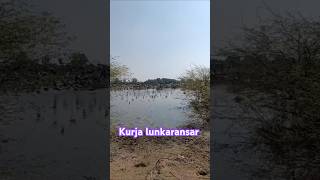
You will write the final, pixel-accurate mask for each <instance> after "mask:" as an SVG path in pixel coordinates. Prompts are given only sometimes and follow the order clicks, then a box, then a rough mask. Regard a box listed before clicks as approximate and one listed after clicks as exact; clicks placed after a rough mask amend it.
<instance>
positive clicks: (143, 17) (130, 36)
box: [110, 0, 210, 81]
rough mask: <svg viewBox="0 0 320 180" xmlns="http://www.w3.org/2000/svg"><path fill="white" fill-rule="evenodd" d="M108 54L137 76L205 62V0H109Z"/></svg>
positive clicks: (166, 74) (178, 71)
mask: <svg viewBox="0 0 320 180" xmlns="http://www.w3.org/2000/svg"><path fill="white" fill-rule="evenodd" d="M110 13H111V15H110V21H111V22H110V24H111V27H110V37H111V44H110V45H111V47H110V54H111V56H117V57H118V58H117V61H118V62H119V63H121V64H124V65H126V66H128V68H129V70H130V72H131V73H132V77H135V78H137V79H138V80H139V81H145V80H147V79H155V78H170V79H178V78H179V76H181V75H182V74H183V73H184V72H185V71H186V70H187V69H189V68H190V67H191V66H192V65H201V66H206V67H209V66H210V1H199V0H195V1H111V6H110Z"/></svg>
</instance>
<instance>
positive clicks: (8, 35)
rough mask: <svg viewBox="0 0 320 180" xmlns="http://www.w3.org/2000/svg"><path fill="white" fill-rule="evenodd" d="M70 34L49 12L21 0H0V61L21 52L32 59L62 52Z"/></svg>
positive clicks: (14, 56) (69, 38)
mask: <svg viewBox="0 0 320 180" xmlns="http://www.w3.org/2000/svg"><path fill="white" fill-rule="evenodd" d="M71 39H72V38H71V37H69V36H68V35H67V33H66V32H65V31H64V25H63V24H62V23H61V22H60V20H59V19H58V18H56V17H54V16H52V15H51V14H50V13H47V12H43V13H38V12H36V11H33V10H32V7H31V6H30V5H28V4H27V3H26V2H25V1H22V0H7V1H1V2H0V42H1V43H0V61H9V60H15V59H16V58H17V56H19V54H21V53H25V54H27V56H29V57H31V58H32V59H39V58H42V57H43V56H59V55H61V54H63V50H65V48H66V46H67V44H68V42H69V41H70V40H71Z"/></svg>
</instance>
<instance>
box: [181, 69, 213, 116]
mask: <svg viewBox="0 0 320 180" xmlns="http://www.w3.org/2000/svg"><path fill="white" fill-rule="evenodd" d="M180 82H181V83H182V87H183V89H184V90H186V91H185V92H186V93H188V94H189V95H190V96H188V97H190V98H191V99H190V104H191V107H192V108H193V110H194V112H195V113H196V114H197V115H199V117H200V118H201V119H203V120H205V122H208V121H209V103H210V100H209V98H210V68H208V67H203V66H193V67H192V68H191V69H190V70H187V71H186V72H185V74H184V75H183V76H182V77H180Z"/></svg>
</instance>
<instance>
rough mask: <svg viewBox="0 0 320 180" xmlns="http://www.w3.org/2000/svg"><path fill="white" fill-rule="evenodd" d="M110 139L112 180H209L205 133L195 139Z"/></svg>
mask: <svg viewBox="0 0 320 180" xmlns="http://www.w3.org/2000/svg"><path fill="white" fill-rule="evenodd" d="M111 136H112V142H111V157H110V172H111V176H110V177H111V179H112V180H121V179H132V180H135V179H137V180H141V179H147V180H154V179H210V166H209V164H210V163H209V153H210V152H209V149H210V146H209V138H210V133H209V132H208V131H202V133H201V136H198V137H139V138H136V139H134V138H130V137H118V136H116V135H115V134H113V135H111Z"/></svg>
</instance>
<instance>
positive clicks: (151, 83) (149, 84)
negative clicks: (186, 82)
mask: <svg viewBox="0 0 320 180" xmlns="http://www.w3.org/2000/svg"><path fill="white" fill-rule="evenodd" d="M111 86H112V87H124V88H136V89H145V88H156V89H162V88H178V87H180V81H179V80H176V79H169V78H156V79H148V80H146V81H144V82H140V81H138V80H137V79H136V78H132V79H131V80H122V81H121V80H119V79H118V78H115V79H114V80H113V81H111Z"/></svg>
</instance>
